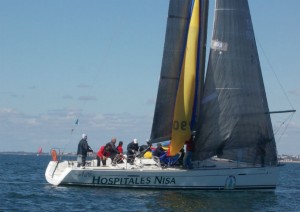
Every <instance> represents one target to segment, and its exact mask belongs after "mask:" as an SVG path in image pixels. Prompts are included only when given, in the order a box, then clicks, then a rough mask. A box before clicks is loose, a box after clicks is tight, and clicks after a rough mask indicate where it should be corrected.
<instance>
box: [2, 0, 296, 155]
mask: <svg viewBox="0 0 300 212" xmlns="http://www.w3.org/2000/svg"><path fill="white" fill-rule="evenodd" d="M168 4H169V1H167V0H89V1H82V0H60V1H58V0H57V1H50V0H48V1H46V0H45V1H40V0H26V1H23V0H0V73H1V77H0V138H1V142H0V143H1V145H0V152H2V151H27V152H35V151H37V150H38V148H39V147H43V151H44V152H47V151H49V150H50V149H51V148H53V147H56V148H62V149H64V150H65V151H67V152H75V151H76V149H77V144H78V141H79V140H80V138H81V134H82V133H86V134H87V135H88V141H89V144H90V146H91V147H92V148H93V149H94V151H97V150H98V149H99V148H100V146H101V145H103V144H105V143H107V142H108V141H110V139H111V138H112V137H116V138H117V140H118V141H120V140H122V141H124V143H125V145H127V144H128V143H129V142H130V141H132V140H133V139H134V138H137V139H138V140H139V143H140V144H144V143H145V141H146V140H147V139H148V138H149V137H150V132H151V127H152V119H153V114H154V107H155V101H156V94H157V88H158V81H159V75H160V68H161V62H162V53H163V46H164V36H165V31H166V21H167V13H168ZM249 5H250V9H251V14H252V21H253V25H254V31H255V36H256V40H257V41H258V51H259V55H260V61H261V67H262V71H263V76H264V81H265V87H266V92H267V97H268V102H269V108H270V110H271V111H277V110H288V109H296V110H297V109H298V108H299V106H300V85H299V82H298V81H299V79H300V72H299V70H300V59H299V53H298V51H299V49H300V42H299V37H300V28H299V23H298V21H299V20H300V13H299V12H298V8H300V1H299V0H286V1H282V0H264V1H261V0H249ZM213 7H214V1H211V3H210V9H211V10H210V11H211V12H210V16H209V25H210V26H209V28H208V31H209V32H210V31H211V25H212V21H213V18H212V17H213V16H212V9H213ZM210 37H211V34H209V35H208V39H210ZM208 43H210V42H209V41H208ZM290 116H291V114H279V115H272V122H273V128H274V132H275V138H276V140H277V147H278V153H279V154H293V155H300V142H299V138H300V115H299V112H296V113H295V114H294V115H293V116H292V117H290ZM77 119H79V125H75V122H76V120H77ZM72 129H73V130H72Z"/></svg>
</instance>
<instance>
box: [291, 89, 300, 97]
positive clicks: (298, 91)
mask: <svg viewBox="0 0 300 212" xmlns="http://www.w3.org/2000/svg"><path fill="white" fill-rule="evenodd" d="M289 93H290V94H293V95H295V96H300V90H291V91H289Z"/></svg>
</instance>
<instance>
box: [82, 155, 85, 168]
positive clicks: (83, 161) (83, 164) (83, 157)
mask: <svg viewBox="0 0 300 212" xmlns="http://www.w3.org/2000/svg"><path fill="white" fill-rule="evenodd" d="M85 161H86V157H85V156H82V166H85Z"/></svg>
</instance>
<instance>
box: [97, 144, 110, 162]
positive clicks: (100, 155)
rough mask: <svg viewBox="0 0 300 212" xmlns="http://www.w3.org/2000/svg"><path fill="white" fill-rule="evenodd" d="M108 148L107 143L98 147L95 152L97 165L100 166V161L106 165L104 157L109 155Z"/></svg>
mask: <svg viewBox="0 0 300 212" xmlns="http://www.w3.org/2000/svg"><path fill="white" fill-rule="evenodd" d="M109 148H110V147H109V145H106V146H101V147H100V149H99V151H98V152H97V166H100V161H102V165H103V166H106V159H107V158H108V157H109V156H110V152H109Z"/></svg>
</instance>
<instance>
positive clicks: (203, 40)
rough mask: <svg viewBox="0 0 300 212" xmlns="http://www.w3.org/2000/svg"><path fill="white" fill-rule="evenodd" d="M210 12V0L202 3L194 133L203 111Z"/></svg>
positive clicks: (204, 0) (203, 0)
mask: <svg viewBox="0 0 300 212" xmlns="http://www.w3.org/2000/svg"><path fill="white" fill-rule="evenodd" d="M208 12H209V0H202V1H201V15H200V20H201V31H200V37H199V38H200V42H199V44H200V45H199V50H200V52H199V56H200V57H199V60H198V69H199V71H198V76H197V82H198V85H197V90H196V93H197V94H196V95H195V103H194V112H193V114H194V116H193V118H194V120H192V122H193V125H192V131H196V128H197V125H198V121H199V119H200V111H201V97H202V96H203V90H204V76H205V63H206V47H207V22H208Z"/></svg>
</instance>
